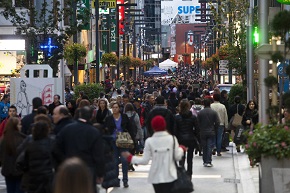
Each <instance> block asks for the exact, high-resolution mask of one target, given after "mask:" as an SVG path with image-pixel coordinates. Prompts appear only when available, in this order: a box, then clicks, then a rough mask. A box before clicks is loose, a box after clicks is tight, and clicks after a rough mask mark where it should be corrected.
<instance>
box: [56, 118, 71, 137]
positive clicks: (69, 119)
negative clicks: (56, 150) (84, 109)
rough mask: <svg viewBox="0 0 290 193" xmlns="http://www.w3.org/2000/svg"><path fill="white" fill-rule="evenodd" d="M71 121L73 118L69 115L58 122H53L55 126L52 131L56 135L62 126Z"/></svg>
mask: <svg viewBox="0 0 290 193" xmlns="http://www.w3.org/2000/svg"><path fill="white" fill-rule="evenodd" d="M73 122H74V119H72V118H71V117H65V118H63V119H61V120H59V122H58V123H56V124H55V127H54V129H53V133H54V134H55V135H57V134H58V133H59V132H60V131H61V130H62V128H64V127H65V126H67V125H69V124H71V123H73Z"/></svg>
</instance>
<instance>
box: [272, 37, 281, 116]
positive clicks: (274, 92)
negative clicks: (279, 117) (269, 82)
mask: <svg viewBox="0 0 290 193" xmlns="http://www.w3.org/2000/svg"><path fill="white" fill-rule="evenodd" d="M272 50H273V53H275V52H276V51H277V39H276V38H275V37H274V38H272ZM272 75H273V76H274V77H275V78H277V63H276V62H274V61H273V63H272ZM277 92H278V88H277V85H274V86H273V88H272V105H273V106H277V104H278V98H277ZM280 93H281V91H280ZM279 103H281V100H280V101H279ZM281 104H282V103H281ZM279 106H280V105H279ZM279 109H280V110H281V108H279Z"/></svg>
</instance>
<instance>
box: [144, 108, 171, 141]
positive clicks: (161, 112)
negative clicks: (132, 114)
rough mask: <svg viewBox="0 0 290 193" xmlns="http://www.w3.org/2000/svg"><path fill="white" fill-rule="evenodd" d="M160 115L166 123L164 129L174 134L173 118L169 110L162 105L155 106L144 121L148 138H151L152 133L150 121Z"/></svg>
mask: <svg viewBox="0 0 290 193" xmlns="http://www.w3.org/2000/svg"><path fill="white" fill-rule="evenodd" d="M156 115H161V116H162V117H164V119H165V121H166V128H167V131H168V132H169V133H170V134H174V121H175V120H174V116H173V114H172V113H171V111H170V110H169V109H167V108H166V106H164V105H155V106H154V107H153V109H152V110H151V111H150V113H149V115H148V119H147V120H146V128H147V131H148V134H149V136H152V135H153V133H154V131H153V129H152V127H151V120H152V119H153V118H154V117H155V116H156Z"/></svg>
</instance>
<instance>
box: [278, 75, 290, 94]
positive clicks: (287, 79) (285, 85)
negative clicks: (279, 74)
mask: <svg viewBox="0 0 290 193" xmlns="http://www.w3.org/2000/svg"><path fill="white" fill-rule="evenodd" d="M279 88H283V93H285V92H288V91H289V78H284V86H282V78H280V79H279ZM280 90H281V89H280ZM279 92H280V93H281V91H279Z"/></svg>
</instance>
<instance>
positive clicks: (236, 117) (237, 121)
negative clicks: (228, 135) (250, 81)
mask: <svg viewBox="0 0 290 193" xmlns="http://www.w3.org/2000/svg"><path fill="white" fill-rule="evenodd" d="M242 120H243V116H241V115H239V105H237V113H236V114H235V115H234V118H233V121H232V126H234V127H237V126H239V125H241V124H242Z"/></svg>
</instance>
